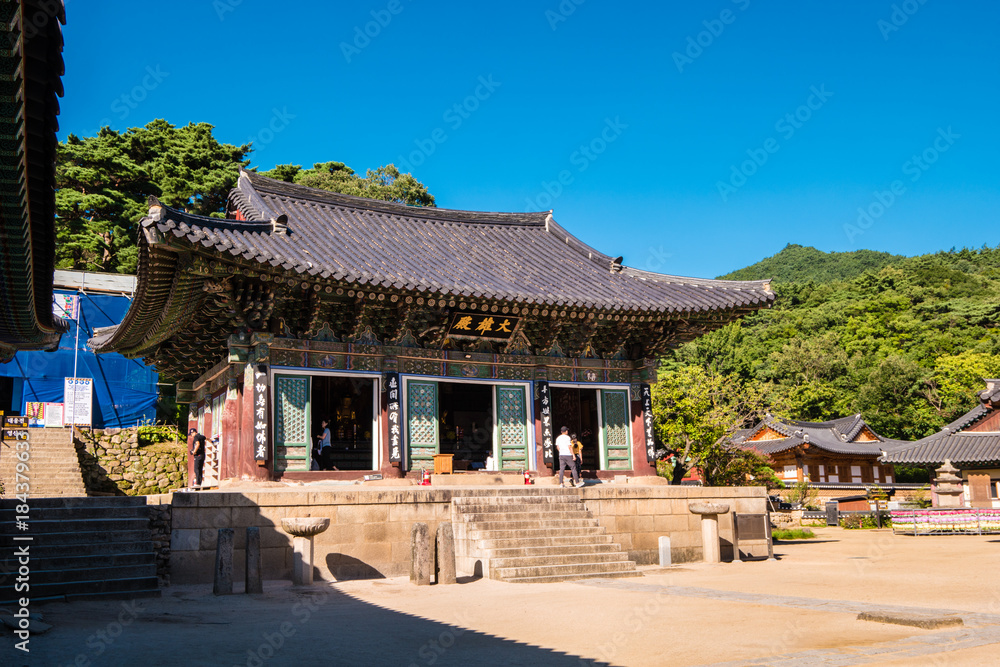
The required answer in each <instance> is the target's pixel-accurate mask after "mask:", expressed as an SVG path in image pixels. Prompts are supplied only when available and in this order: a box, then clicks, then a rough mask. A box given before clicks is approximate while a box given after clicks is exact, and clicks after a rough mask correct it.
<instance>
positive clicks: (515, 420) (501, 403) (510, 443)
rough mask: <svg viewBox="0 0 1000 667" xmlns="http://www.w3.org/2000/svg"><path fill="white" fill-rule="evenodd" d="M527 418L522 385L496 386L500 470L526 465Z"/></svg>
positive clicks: (521, 467)
mask: <svg viewBox="0 0 1000 667" xmlns="http://www.w3.org/2000/svg"><path fill="white" fill-rule="evenodd" d="M527 419H528V408H527V400H526V398H525V392H524V387H497V438H498V445H499V449H500V470H524V469H525V468H526V467H527V449H528V427H527Z"/></svg>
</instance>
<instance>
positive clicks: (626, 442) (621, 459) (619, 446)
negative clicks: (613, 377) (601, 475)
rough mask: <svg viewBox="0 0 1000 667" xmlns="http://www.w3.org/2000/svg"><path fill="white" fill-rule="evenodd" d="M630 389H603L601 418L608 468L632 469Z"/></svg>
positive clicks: (605, 458)
mask: <svg viewBox="0 0 1000 667" xmlns="http://www.w3.org/2000/svg"><path fill="white" fill-rule="evenodd" d="M628 408H629V403H628V391H621V390H618V389H602V390H601V420H602V430H603V432H604V460H605V461H607V469H608V470H631V469H632V439H631V437H630V436H629V427H628V426H629V424H628V422H629V409H628Z"/></svg>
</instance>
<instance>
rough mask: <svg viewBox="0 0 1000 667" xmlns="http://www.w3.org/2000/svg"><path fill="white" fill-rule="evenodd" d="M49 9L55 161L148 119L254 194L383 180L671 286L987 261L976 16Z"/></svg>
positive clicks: (747, 10)
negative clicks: (229, 151) (349, 178)
mask: <svg viewBox="0 0 1000 667" xmlns="http://www.w3.org/2000/svg"><path fill="white" fill-rule="evenodd" d="M577 3H579V4H577ZM66 5H67V25H66V26H65V29H64V33H65V39H66V49H65V53H64V57H65V61H66V74H65V77H64V84H65V89H66V95H65V97H64V98H63V100H62V115H61V118H60V125H61V132H60V137H61V138H62V137H65V136H66V134H68V133H70V132H73V133H76V134H81V135H91V134H93V133H94V132H95V131H96V129H97V128H98V127H100V125H102V124H108V125H110V126H111V127H112V128H114V129H119V130H122V129H125V128H127V127H134V126H139V125H144V124H145V123H147V122H149V121H150V120H152V119H155V118H165V119H167V120H169V121H170V122H172V123H174V124H177V125H181V124H185V123H188V122H208V123H211V124H213V125H214V126H215V128H216V131H215V134H216V137H217V138H219V139H220V140H222V141H226V142H229V143H246V142H248V141H251V140H252V141H253V143H254V146H255V149H256V150H255V151H254V153H253V154H252V159H253V164H255V165H259V166H260V167H261V168H262V169H269V168H271V167H273V166H274V165H275V164H281V163H289V162H290V163H295V164H303V165H307V166H308V165H311V164H312V163H314V162H319V161H327V160H339V161H342V162H345V163H347V164H348V165H349V166H351V167H352V168H354V169H355V170H356V171H359V172H363V171H364V170H365V169H367V168H374V167H377V166H379V165H382V164H386V163H389V162H394V163H396V164H397V166H401V168H403V170H404V171H412V173H413V174H414V176H416V177H417V178H418V179H420V180H421V181H422V182H424V183H425V184H426V185H427V186H428V189H429V190H430V191H431V193H432V194H434V195H435V197H436V198H437V202H438V205H439V206H445V207H449V208H460V209H473V210H501V211H510V210H514V211H523V210H528V209H530V210H547V209H549V208H552V209H554V217H555V219H556V220H557V221H558V222H559V223H560V224H561V225H563V226H564V227H566V228H567V229H569V230H570V231H571V232H573V233H574V234H576V235H577V236H579V237H580V238H581V239H583V240H584V241H585V242H587V243H589V244H591V245H593V246H595V247H596V248H598V249H599V250H601V251H603V252H606V253H608V254H610V255H612V256H615V255H624V257H625V263H626V264H628V265H630V266H635V267H638V268H643V269H647V270H655V271H660V272H663V273H672V274H679V275H692V276H700V277H714V276H716V275H719V274H723V273H726V272H728V271H731V270H733V269H736V268H740V267H742V266H745V265H748V264H751V263H753V262H756V261H758V260H760V259H762V258H763V257H766V256H769V255H772V254H774V253H776V252H778V251H779V250H781V248H782V247H784V246H785V245H786V244H787V243H799V244H802V245H813V246H816V247H817V248H820V249H822V250H826V251H845V250H857V249H860V248H871V249H875V250H884V251H888V252H893V253H899V254H906V255H913V254H920V253H924V252H933V251H937V250H940V249H948V248H951V247H953V246H956V247H963V246H970V247H979V246H981V245H983V244H984V243H986V244H989V245H991V246H995V245H997V244H998V243H1000V235H998V234H997V223H998V222H1000V220H998V211H1000V160H998V156H1000V151H998V148H1000V127H998V123H997V118H998V117H1000V113H998V108H997V107H998V99H1000V40H998V39H996V35H995V28H996V25H997V23H998V19H1000V3H996V2H993V1H990V0H980V1H967V2H961V3H955V2H943V1H942V0H924V1H923V2H921V0H907V1H905V2H888V1H887V2H881V1H879V0H864V1H845V2H837V3H832V2H824V3H818V2H778V3H775V2H770V3H766V2H763V1H762V0H713V1H699V2H666V3H640V2H616V3H611V2H606V1H602V0H575V1H574V0H562V1H561V2H560V1H559V0H548V1H545V0H542V1H539V2H518V1H516V0H512V1H511V2H507V3H483V4H480V3H467V2H434V3H430V2H420V1H419V0H374V1H369V0H365V1H364V2H351V3H328V2H298V3H288V4H287V5H280V4H278V5H276V4H275V3H273V2H263V1H262V0H214V1H213V0H198V1H197V2H194V1H188V0H177V1H175V2H171V3H136V2H118V1H111V0H103V1H102V2H100V3H96V2H85V1H84V0H66ZM366 33H367V34H366Z"/></svg>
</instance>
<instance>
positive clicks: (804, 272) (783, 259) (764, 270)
mask: <svg viewBox="0 0 1000 667" xmlns="http://www.w3.org/2000/svg"><path fill="white" fill-rule="evenodd" d="M902 259H905V257H903V256H902V255H890V254H889V253H887V252H877V251H875V250H855V251H853V252H823V251H822V250H817V249H816V248H812V247H809V246H800V245H796V244H794V243H789V244H788V245H786V246H785V247H784V248H783V249H782V251H781V252H779V253H778V254H777V255H773V256H771V257H767V258H765V259H762V260H761V261H759V262H757V263H756V264H751V265H750V266H748V267H746V268H743V269H737V270H736V271H733V272H732V273H727V274H726V275H724V276H719V278H720V279H722V280H766V279H767V278H773V279H774V280H775V282H780V283H790V282H809V281H812V282H815V283H828V282H833V281H836V280H849V279H851V278H856V277H858V276H860V275H861V274H862V273H864V272H865V271H878V270H879V269H881V268H882V267H884V266H888V265H889V264H894V263H896V262H898V261H900V260H902Z"/></svg>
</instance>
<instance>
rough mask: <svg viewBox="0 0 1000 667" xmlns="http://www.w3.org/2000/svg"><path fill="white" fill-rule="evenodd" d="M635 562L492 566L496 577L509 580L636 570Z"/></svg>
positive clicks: (574, 576)
mask: <svg viewBox="0 0 1000 667" xmlns="http://www.w3.org/2000/svg"><path fill="white" fill-rule="evenodd" d="M635 570H636V568H635V563H633V562H632V561H630V560H626V561H618V562H612V563H570V564H567V565H528V566H522V567H500V568H492V572H493V573H494V575H495V578H497V579H502V580H504V581H509V580H510V579H523V578H527V577H569V578H576V577H577V575H581V574H594V573H598V572H599V573H602V574H604V573H607V572H634V571H635Z"/></svg>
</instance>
